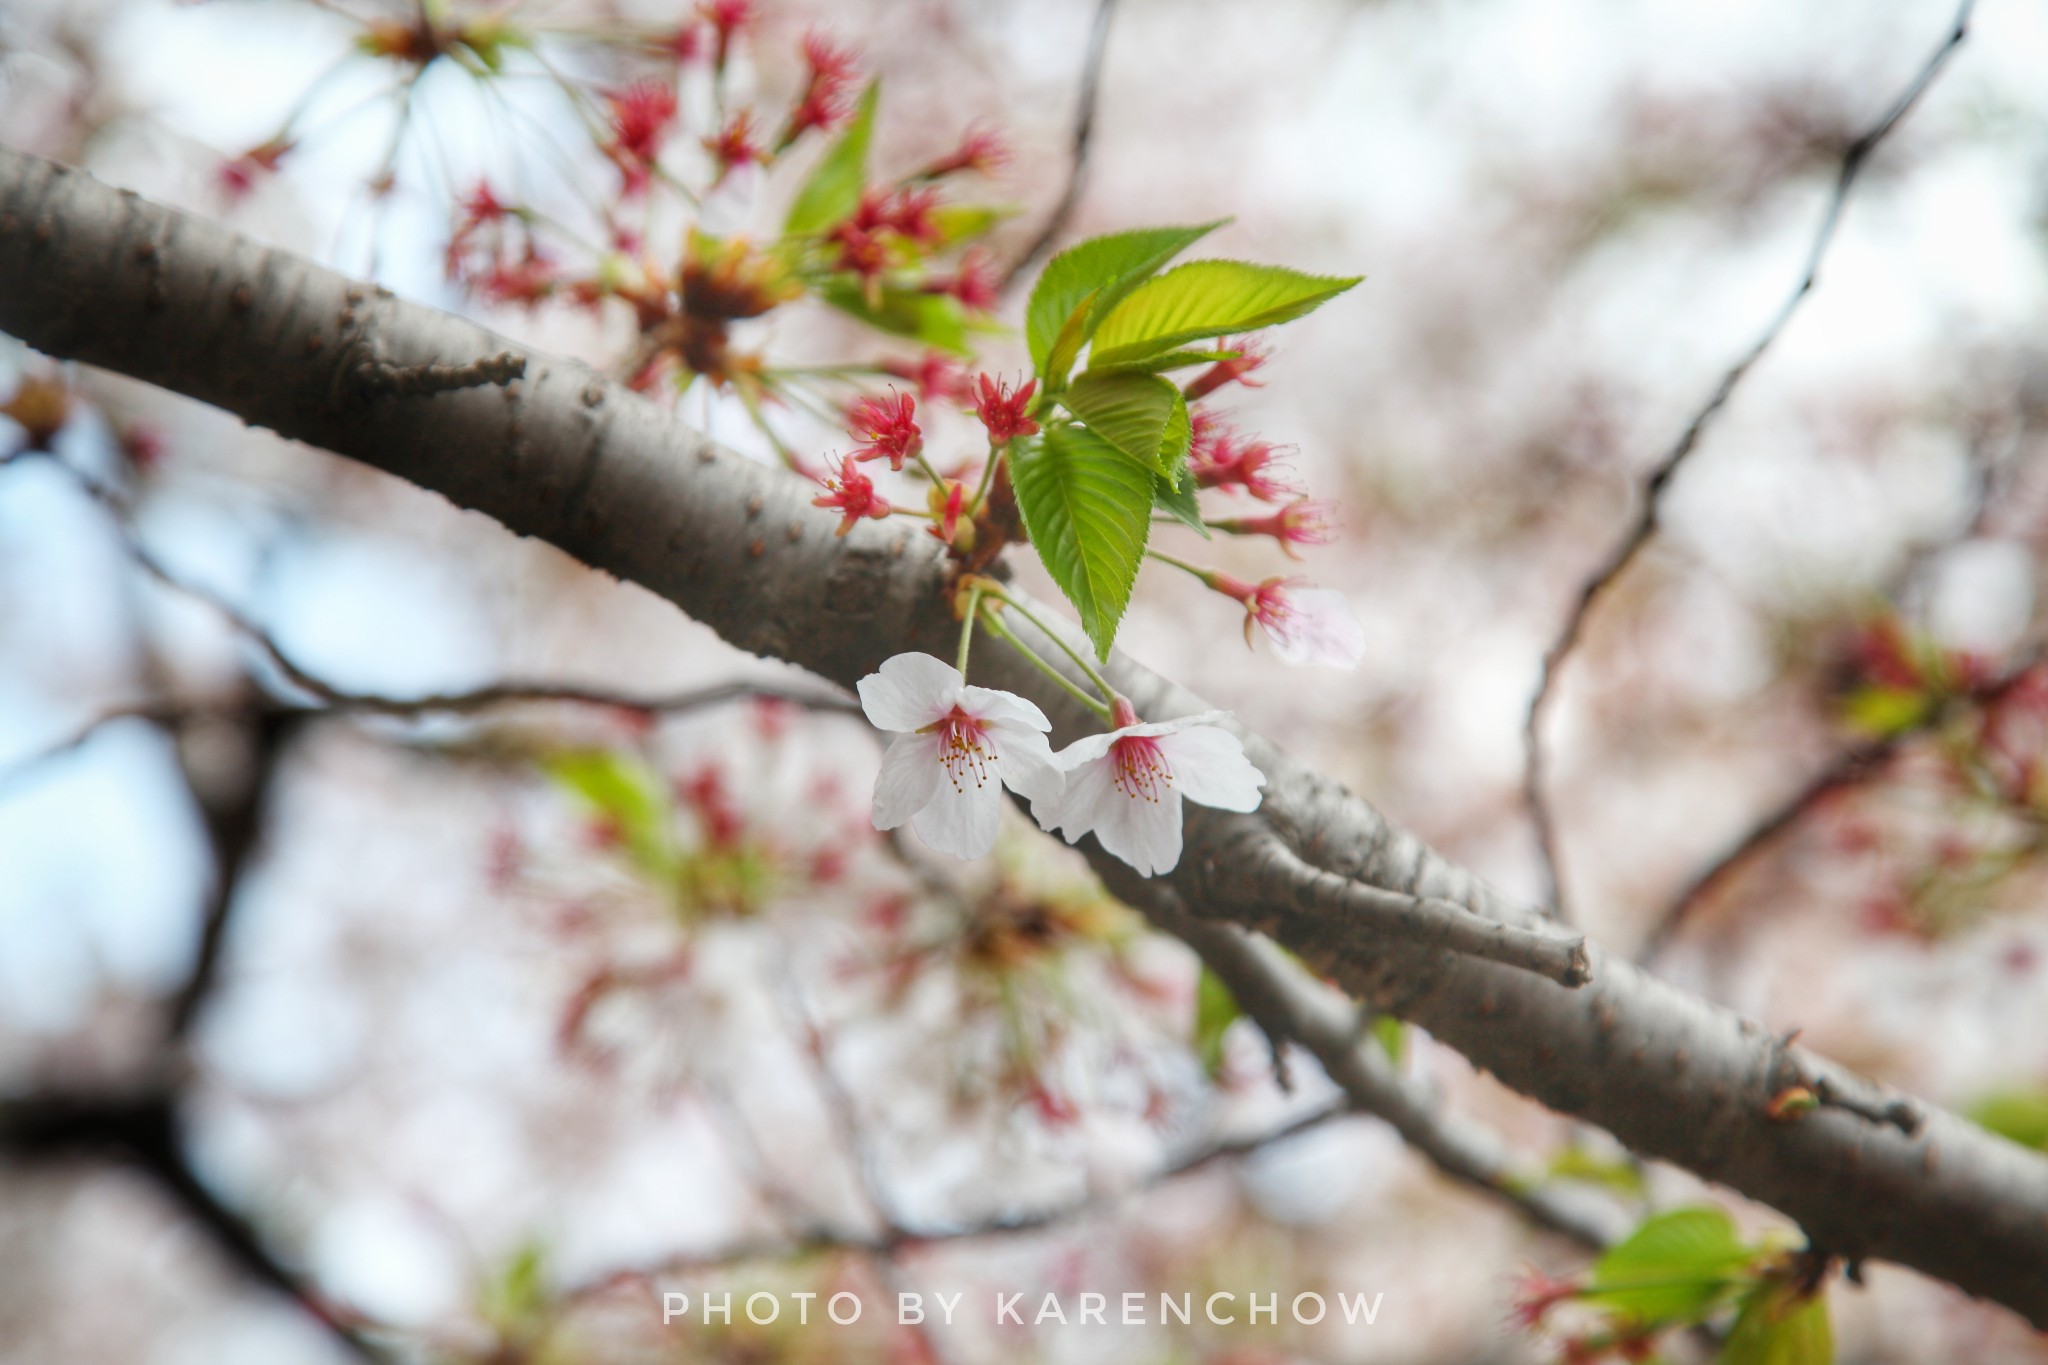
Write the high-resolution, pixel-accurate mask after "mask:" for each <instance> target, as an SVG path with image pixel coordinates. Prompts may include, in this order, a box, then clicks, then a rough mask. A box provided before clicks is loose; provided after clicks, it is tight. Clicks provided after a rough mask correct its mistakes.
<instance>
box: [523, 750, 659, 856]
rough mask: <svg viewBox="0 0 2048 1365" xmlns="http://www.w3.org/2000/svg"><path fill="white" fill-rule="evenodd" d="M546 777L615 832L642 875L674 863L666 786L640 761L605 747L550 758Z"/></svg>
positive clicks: (555, 755) (545, 762)
mask: <svg viewBox="0 0 2048 1365" xmlns="http://www.w3.org/2000/svg"><path fill="white" fill-rule="evenodd" d="M543 766H544V767H545V768H546V770H547V774H548V776H549V777H552V778H553V779H554V780H555V782H556V783H557V784H558V785H560V786H561V787H563V788H565V789H567V790H568V791H569V792H571V793H573V794H574V795H575V796H577V797H579V798H581V799H582V800H583V801H584V802H585V803H586V804H588V805H589V806H591V807H592V808H593V809H595V810H596V811H597V813H598V814H599V815H602V816H603V817H604V818H605V819H607V820H609V821H611V823H612V824H613V825H614V826H615V827H616V828H617V830H618V834H619V841H620V843H621V844H622V845H623V846H624V848H625V850H626V852H627V853H628V854H630V855H631V856H632V859H633V861H634V862H635V863H636V864H638V865H639V866H640V867H641V868H642V869H643V870H644V871H647V872H650V873H655V874H666V873H667V872H668V871H669V870H670V869H671V868H672V867H673V866H674V864H675V851H674V844H673V842H672V839H671V836H670V818H669V796H668V787H667V786H666V785H665V784H664V783H663V782H662V780H661V779H660V778H659V777H658V776H656V775H655V773H654V771H653V770H652V769H650V768H649V767H648V766H647V765H646V764H645V763H642V762H641V761H640V760H638V759H636V758H632V757H629V756H627V755H625V754H620V753H614V752H613V751H611V750H609V749H578V750H572V751H570V752H567V753H559V754H553V755H550V756H549V757H548V758H547V759H546V760H545V761H544V764H543Z"/></svg>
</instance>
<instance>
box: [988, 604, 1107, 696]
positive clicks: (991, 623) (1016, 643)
mask: <svg viewBox="0 0 2048 1365" xmlns="http://www.w3.org/2000/svg"><path fill="white" fill-rule="evenodd" d="M1009 605H1011V606H1015V605H1016V604H1015V603H1010V604H1009ZM988 629H989V633H990V634H991V635H994V636H995V637H996V638H997V639H999V640H1003V641H1005V642H1007V643H1008V644H1009V646H1010V647H1011V648H1012V649H1014V650H1016V651H1017V652H1018V653H1019V654H1022V655H1023V656H1024V657H1025V659H1027V660H1028V661H1030V663H1031V664H1032V666H1033V667H1035V668H1037V669H1038V671H1039V672H1041V673H1043V674H1045V676H1046V677H1048V678H1051V679H1052V680H1053V681H1054V682H1056V683H1058V684H1059V685H1060V686H1061V687H1062V688H1064V689H1066V691H1067V694H1068V695H1069V696H1071V697H1073V699H1074V700H1075V701H1078V702H1080V703H1081V704H1082V705H1083V706H1085V707H1087V708H1088V709H1089V710H1090V711H1093V712H1094V713H1095V714H1096V715H1098V716H1100V717H1102V721H1103V724H1105V725H1109V724H1113V723H1114V721H1115V717H1114V715H1113V713H1112V712H1111V711H1110V709H1109V707H1108V706H1106V705H1104V704H1103V703H1102V702H1100V701H1098V700H1096V699H1095V698H1094V697H1091V696H1089V695H1088V694H1087V693H1086V692H1083V691H1082V690H1081V689H1080V688H1078V687H1076V686H1075V685H1074V681H1073V679H1071V678H1069V677H1068V676H1067V675H1066V674H1064V673H1062V672H1060V671H1059V670H1058V669H1057V668H1054V667H1053V666H1052V665H1051V664H1049V663H1047V662H1046V661H1045V660H1044V659H1043V658H1041V657H1040V656H1039V654H1038V651H1037V650H1035V649H1033V648H1032V647H1031V646H1030V645H1027V644H1025V643H1024V642H1023V641H1022V640H1020V639H1018V638H1017V635H1016V632H1014V631H1012V630H1011V629H1010V628H1009V627H1008V626H1006V625H1004V624H1003V618H1002V617H1001V616H1000V615H992V616H990V617H989V618H988ZM1053 643H1055V644H1058V643H1059V641H1058V639H1057V637H1055V639H1054V641H1053ZM1061 648H1065V646H1064V645H1062V646H1061ZM1067 653H1068V655H1069V656H1071V655H1072V654H1073V651H1072V650H1068V651H1067Z"/></svg>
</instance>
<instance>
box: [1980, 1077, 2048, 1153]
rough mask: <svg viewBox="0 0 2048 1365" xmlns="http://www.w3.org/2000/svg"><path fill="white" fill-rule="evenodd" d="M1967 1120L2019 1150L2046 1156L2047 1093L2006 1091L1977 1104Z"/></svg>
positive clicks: (2040, 1091)
mask: <svg viewBox="0 0 2048 1365" xmlns="http://www.w3.org/2000/svg"><path fill="white" fill-rule="evenodd" d="M1970 1118H1971V1120H1972V1121H1973V1122H1975V1123H1976V1124H1977V1125H1978V1126H1979V1127H1983V1128H1988V1129H1990V1130H1991V1131H1992V1132H1994V1133H1996V1134H1998V1135H1999V1136H2000V1137H2003V1138H2010V1139H2011V1140H2012V1141H2014V1142H2017V1143H2018V1144H2019V1145H2020V1146H2022V1147H2033V1148H2037V1149H2039V1150H2041V1151H2044V1152H2048V1090H2008V1091H2005V1092H2003V1093H2001V1094H1997V1095H1990V1096H1987V1097H1986V1098H1984V1099H1982V1100H1979V1101H1978V1102H1977V1103H1976V1104H1975V1105H1973V1106H1971V1108H1970Z"/></svg>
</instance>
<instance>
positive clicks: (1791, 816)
mask: <svg viewBox="0 0 2048 1365" xmlns="http://www.w3.org/2000/svg"><path fill="white" fill-rule="evenodd" d="M2044 657H2048V650H2044V649H2042V648H2039V647H2037V648H2034V649H2031V650H2029V651H2028V652H2027V653H2026V654H2025V655H2023V656H2022V657H2021V659H2020V661H2019V662H2018V663H2017V664H2015V665H2013V666H2012V667H2011V668H2009V669H2007V670H2006V671H2005V672H2004V673H2003V674H2001V675H2000V676H1999V677H1998V678H1997V679H1996V680H1995V681H1993V682H1992V683H1991V684H1990V685H1989V686H1986V687H1982V688H1979V689H1977V690H1976V691H1974V692H1971V693H1969V694H1967V695H1964V696H1961V697H1957V698H1954V699H1952V700H1951V701H1950V702H1949V703H1948V704H1946V705H1942V706H1931V707H1929V708H1928V709H1927V712H1926V714H1925V715H1923V716H1922V717H1921V718H1920V719H1919V720H1918V721H1917V722H1915V723H1914V724H1913V725H1911V726H1909V727H1908V728H1906V729H1903V730H1899V731H1897V732H1895V733H1893V734H1889V735H1886V736H1884V737H1883V738H1881V739H1874V740H1869V741H1866V742H1865V743H1862V744H1858V745H1856V746H1854V747H1853V748H1849V749H1845V750H1843V751H1842V752H1841V753H1840V754H1839V755H1837V756H1836V757H1835V759H1834V761H1833V762H1831V763H1829V764H1828V766H1827V767H1825V768H1823V769H1822V770H1821V771H1820V772H1818V773H1816V774H1815V775H1814V776H1813V777H1812V778H1811V779H1809V780H1808V781H1807V782H1806V783H1805V785H1803V786H1801V787H1800V788H1799V789H1798V790H1797V791H1795V792H1793V793H1792V794H1791V795H1790V796H1788V797H1787V798H1785V800H1784V801H1783V802H1781V803H1780V804H1779V805H1778V806H1777V808H1776V809H1774V810H1773V811H1771V813H1770V814H1768V815H1766V816H1764V818H1763V819H1761V820H1759V821H1757V823H1756V824H1754V825H1752V826H1751V827H1750V829H1749V831H1748V832H1747V833H1745V834H1744V835H1743V836H1742V837H1741V838H1739V839H1737V840H1736V841H1735V842H1734V843H1733V844H1731V845H1729V847H1728V848H1727V849H1726V850H1724V851H1723V852H1722V854H1721V856H1719V857H1718V858H1716V859H1714V861H1713V862H1712V863H1709V864H1708V865H1707V866H1706V867H1705V868H1704V869H1702V870H1701V871H1700V872H1699V873H1698V874H1697V875H1695V876H1694V877H1693V879H1692V880H1691V881H1689V882H1687V883H1686V884H1685V886H1684V887H1683V888H1681V889H1680V890H1679V892H1678V894H1677V895H1676V896H1673V897H1672V898H1671V902H1670V903H1669V904H1668V905H1666V906H1665V907H1664V911H1663V913H1662V914H1660V915H1659V916H1658V917H1657V922H1656V924H1655V925H1653V926H1652V927H1651V929H1650V933H1649V936H1648V937H1647V938H1645V939H1644V940H1643V943H1642V946H1641V947H1640V948H1638V949H1637V950H1636V955H1635V960H1636V961H1637V962H1638V963H1640V964H1642V965H1645V966H1647V965H1648V964H1650V963H1651V962H1654V961H1655V960H1656V959H1657V958H1658V957H1659V956H1661V955H1662V954H1663V952H1664V950H1665V949H1666V948H1668V947H1670V946H1671V943H1672V940H1673V939H1675V938H1676V937H1677V936H1678V931H1679V929H1681V928H1682V927H1684V924H1685V921H1686V919H1687V918H1688V917H1689V916H1690V915H1691V914H1692V912H1693V910H1694V909H1696V908H1697V907H1698V906H1700V905H1701V904H1703V903H1704V902H1705V901H1706V900H1707V898H1708V897H1709V896H1710V895H1712V894H1713V892H1714V891H1716V890H1718V889H1719V888H1720V887H1721V886H1722V885H1724V884H1725V883H1726V882H1727V881H1728V879H1729V878H1730V877H1732V876H1734V875H1735V873H1736V872H1738V871H1739V870H1741V869H1742V868H1743V867H1745V866H1747V865H1748V864H1749V862H1750V861H1751V860H1752V859H1754V858H1755V857H1756V856H1757V855H1758V854H1760V853H1762V852H1763V851H1764V850H1765V849H1767V848H1769V847H1770V846H1771V845H1772V844H1774V843H1776V842H1777V841H1778V839H1779V838H1780V837H1781V836H1782V835H1784V834H1785V832H1786V831H1787V830H1789V829H1791V828H1792V827H1793V826H1794V825H1796V824H1798V823H1799V822H1800V821H1801V820H1802V819H1804V818H1805V817H1806V816H1807V815H1809V814H1811V813H1812V812H1813V811H1814V810H1815V809H1816V808H1817V807H1819V806H1820V804H1821V803H1822V802H1823V801H1825V800H1827V798H1828V797H1830V796H1832V795H1834V794H1835V793H1836V792H1839V791H1846V790H1848V789H1849V788H1852V787H1855V786H1858V785H1860V784H1862V783H1863V782H1864V781H1866V780H1867V779H1869V778H1870V777H1871V776H1872V775H1873V774H1875V773H1878V772H1880V771H1882V770H1883V769H1884V768H1885V766H1886V765H1887V764H1889V763H1890V762H1891V760H1892V758H1893V756H1894V755H1896V754H1897V753H1898V751H1899V749H1900V748H1901V747H1902V746H1903V745H1905V744H1906V742H1907V741H1909V740H1911V739H1913V738H1915V737H1917V736H1920V735H1924V734H1927V733H1929V732H1930V731H1933V730H1936V729H1939V728H1940V727H1941V726H1943V725H1946V724H1947V723H1948V722H1949V721H1950V720H1951V719H1953V718H1954V716H1955V714H1956V710H1957V707H1959V706H1967V707H1971V708H1974V709H1978V710H1982V709H1985V708H1989V707H1993V706H1996V705H1998V703H1999V702H2001V701H2002V700H2004V699H2005V697H2006V696H2007V695H2008V694H2009V693H2011V691H2012V690H2013V689H2014V688H2015V687H2017V686H2018V685H2019V684H2020V683H2021V682H2022V681H2023V680H2024V679H2025V678H2026V677H2027V676H2028V675H2029V674H2030V673H2032V672H2033V670H2034V669H2036V668H2038V667H2040V666H2041V663H2042V662H2043V659H2044Z"/></svg>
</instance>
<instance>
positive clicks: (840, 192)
mask: <svg viewBox="0 0 2048 1365" xmlns="http://www.w3.org/2000/svg"><path fill="white" fill-rule="evenodd" d="M881 89H882V83H881V82H880V81H869V82H868V88H867V89H865V90H863V91H861V93H860V104H859V106H858V107H856V108H855V110H854V114H853V121H852V122H850V123H848V124H847V125H846V131H845V132H843V133H841V134H840V135H839V140H838V141H837V142H835V143H833V144H832V147H831V150H829V151H827V152H826V153H825V156H824V159H823V160H821V161H819V162H818V165H817V168H816V169H815V170H813V171H812V172H811V178H810V179H809V180H806V181H805V182H804V187H803V188H802V189H801V190H799V191H797V196H796V202H795V203H794V204H791V205H790V206H789V217H787V218H785V219H784V220H783V222H782V230H783V232H784V233H785V234H786V235H788V236H791V237H810V236H814V235H816V234H818V233H820V232H823V231H825V229H827V228H829V227H833V226H836V225H837V224H838V223H839V222H840V221H841V220H843V219H845V218H847V217H848V216H850V215H851V214H852V213H853V211H854V210H855V209H857V208H859V207H860V192H861V190H862V189H864V188H865V187H866V185H867V182H868V142H869V141H870V140H871V139H872V138H873V136H874V131H875V101H876V100H877V99H878V98H879V97H880V95H881Z"/></svg>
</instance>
